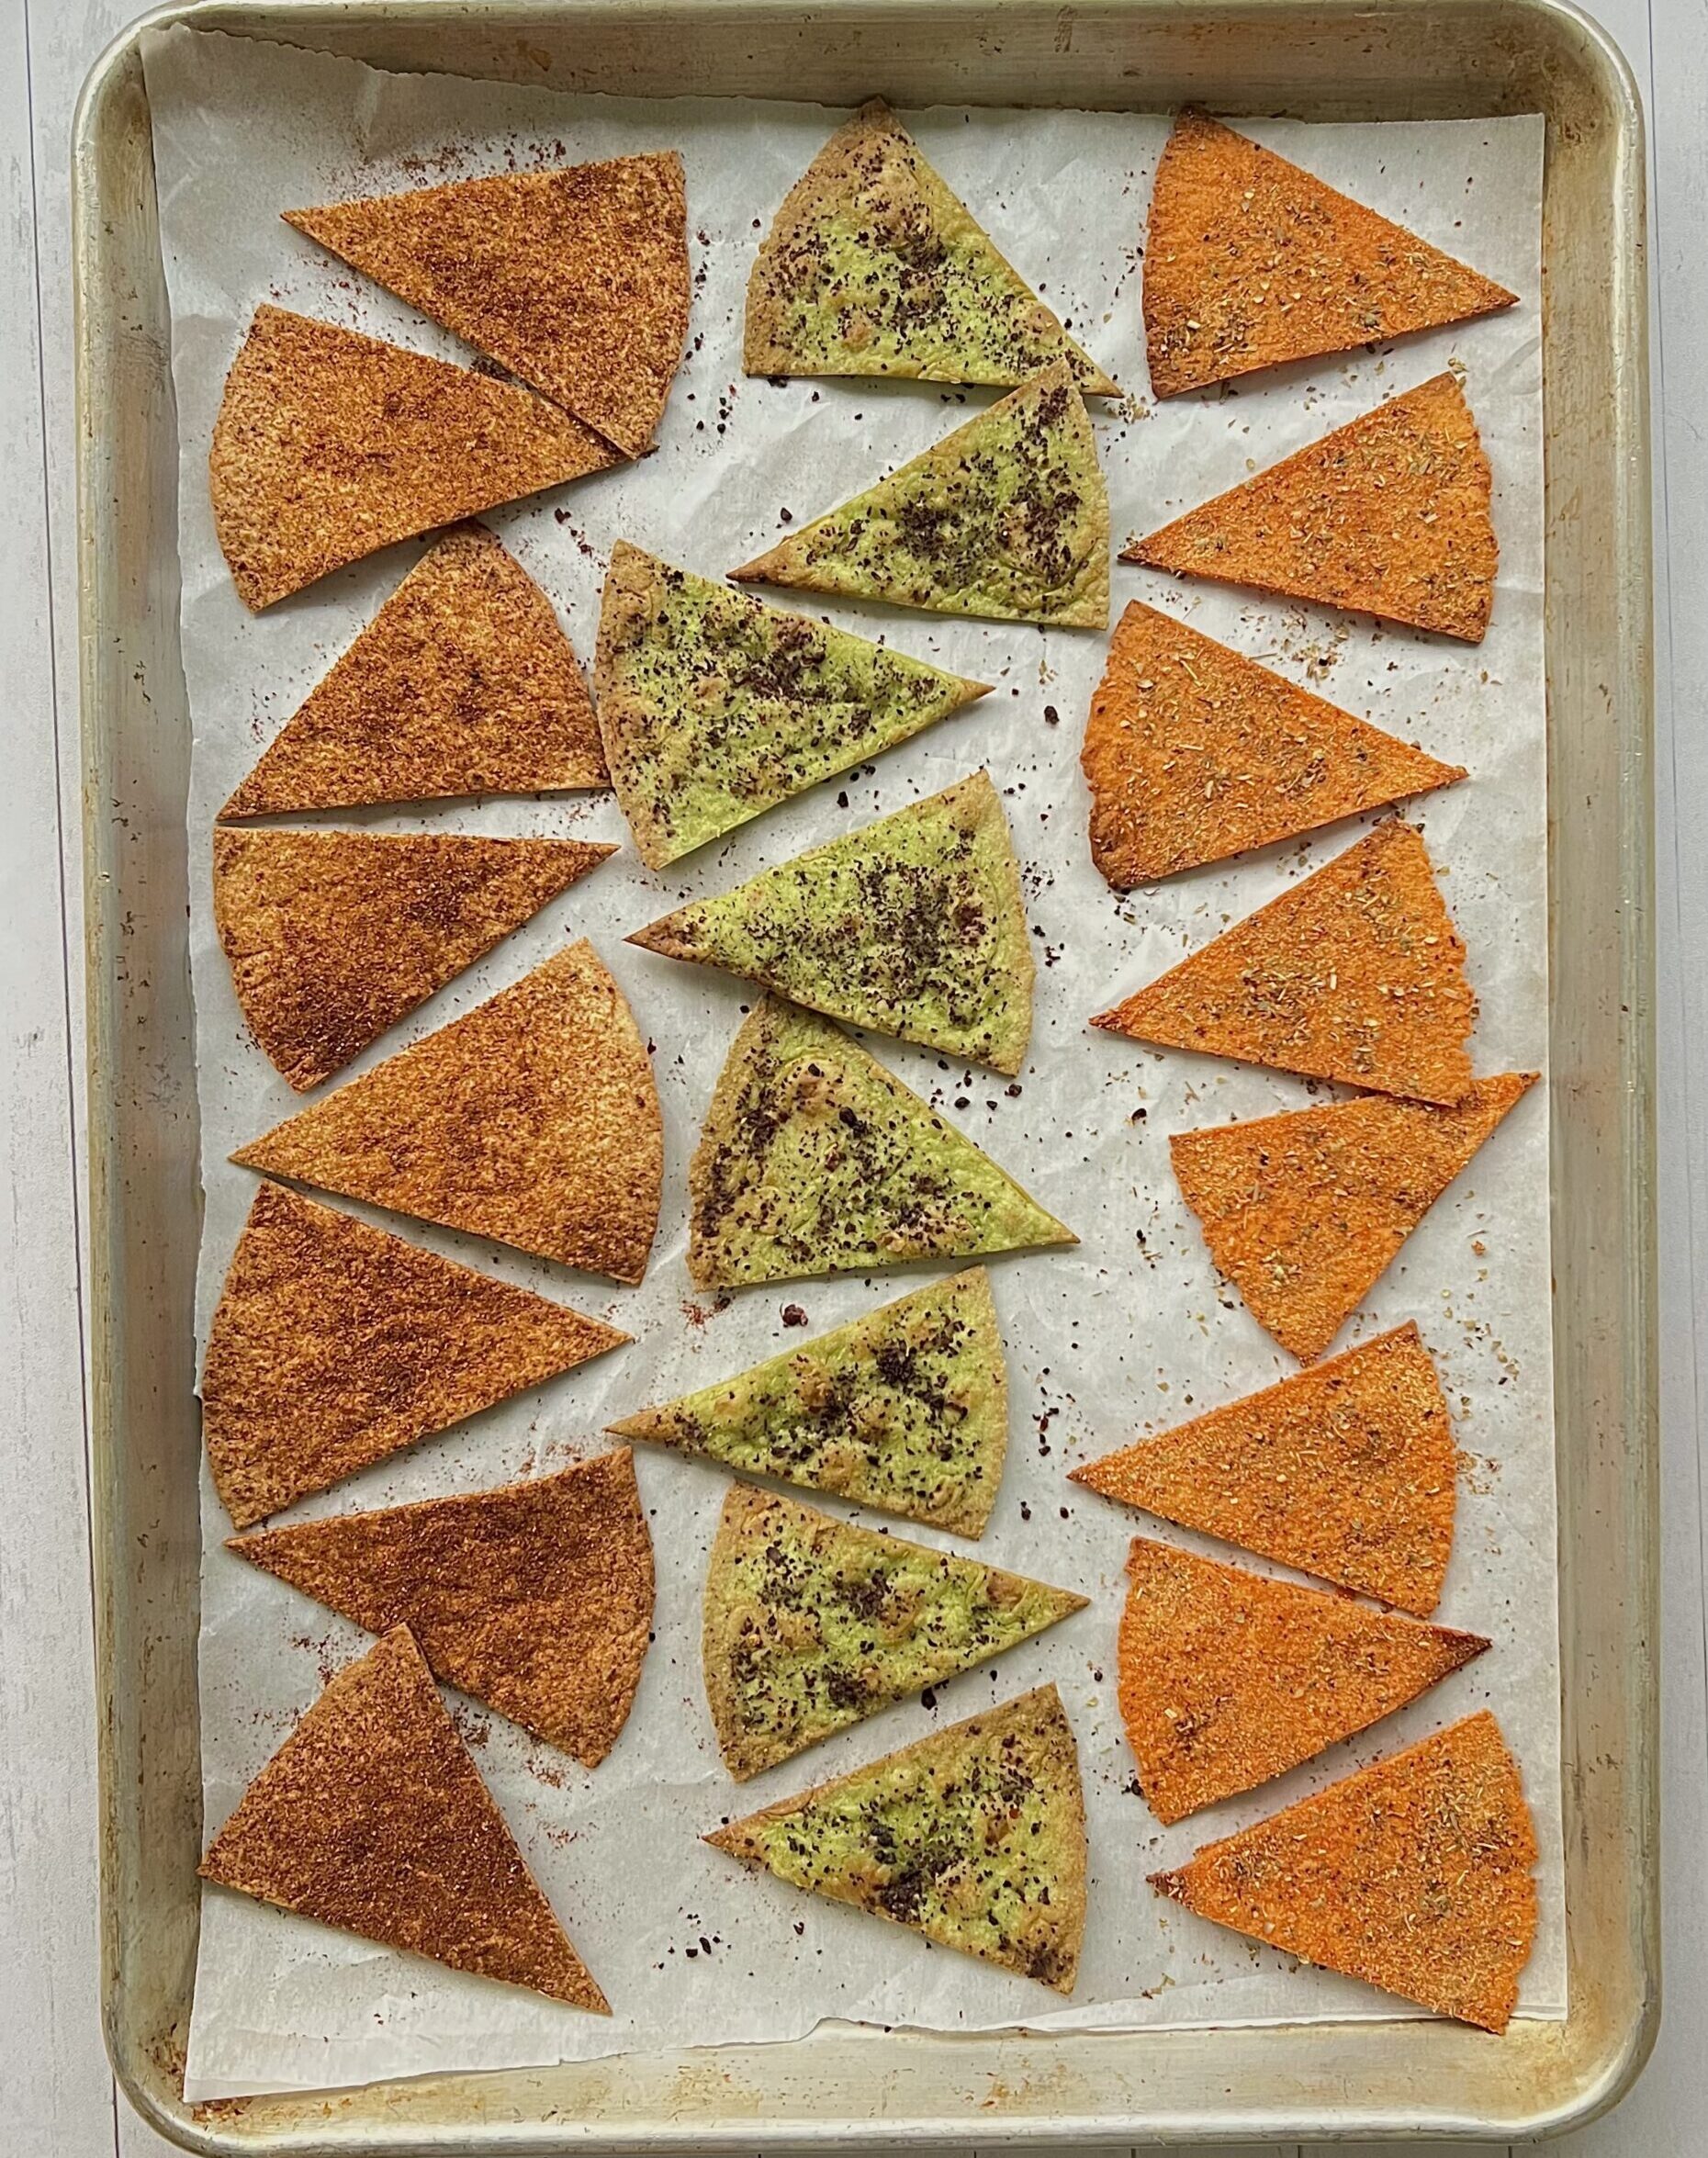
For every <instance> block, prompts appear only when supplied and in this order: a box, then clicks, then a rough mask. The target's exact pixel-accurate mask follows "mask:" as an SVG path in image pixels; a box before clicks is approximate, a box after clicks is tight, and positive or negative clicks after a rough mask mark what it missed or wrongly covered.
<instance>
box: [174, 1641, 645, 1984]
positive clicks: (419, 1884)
mask: <svg viewBox="0 0 1708 2158" xmlns="http://www.w3.org/2000/svg"><path fill="white" fill-rule="evenodd" d="M201 1874H202V1878H203V1879H204V1880H205V1881H217V1882H219V1883H220V1884H221V1885H222V1886H223V1887H226V1888H235V1889H239V1890H241V1891H242V1894H244V1895H253V1896H256V1897H258V1898H259V1899H260V1900H261V1902H263V1903H266V1904H276V1905H278V1906H279V1907H280V1908H281V1909H282V1910H287V1911H297V1912H299V1913H300V1914H301V1915H302V1916H304V1917H305V1918H318V1919H319V1920H320V1923H321V1925H323V1926H338V1927H342V1928H343V1929H344V1930H345V1931H346V1932H348V1933H359V1934H360V1935H361V1936H362V1938H363V1939H365V1940H377V1941H380V1942H382V1943H383V1944H384V1945H385V1946H386V1947H387V1948H394V1949H407V1950H409V1951H410V1953H411V1954H413V1955H417V1956H431V1957H432V1958H433V1961H435V1962H439V1963H448V1964H449V1965H450V1966H451V1968H452V1969H453V1970H454V1971H472V1972H476V1973H478V1974H479V1975H480V1976H481V1977H483V1978H500V1979H502V1980H503V1981H504V1982H505V1983H506V1984H509V1985H526V1986H532V1987H533V1989H534V1992H535V1993H543V1994H549V1995H551V1997H552V1998H553V1999H554V2000H557V2001H567V2002H568V2003H569V2005H570V2006H572V2007H576V2008H587V2009H590V2010H591V2011H593V2012H594V2013H595V2014H598V2015H601V2016H605V2015H609V2014H610V2009H609V2008H608V2007H607V2006H606V2003H605V1996H604V1995H603V1994H602V1993H601V1992H600V1990H599V1987H598V1986H597V1985H596V1984H594V1982H593V1979H592V1977H591V1976H590V1973H588V1971H587V1969H586V1967H585V1966H584V1965H583V1963H582V1961H581V1959H580V1958H579V1956H578V1955H577V1954H576V1952H575V1950H574V1949H572V1948H571V1947H570V1945H569V1941H568V1939H567V1936H566V1934H565V1932H564V1929H563V1928H562V1927H561V1926H560V1925H559V1924H558V1923H557V1920H556V1917H555V1916H553V1914H552V1907H551V1905H549V1904H548V1903H547V1902H546V1900H545V1896H544V1895H542V1894H541V1893H540V1889H539V1885H538V1883H536V1882H535V1880H534V1876H533V1874H532V1873H530V1872H529V1871H528V1867H527V1863H526V1861H525V1860H524V1859H523V1855H522V1853H521V1851H519V1850H518V1849H517V1848H516V1844H515V1840H514V1838H512V1837H511V1832H510V1830H509V1828H508V1827H506V1826H505V1824H504V1816H503V1815H502V1814H500V1812H499V1810H498V1808H497V1806H496V1805H494V1804H493V1803H492V1796H491V1793H489V1791H488V1789H487V1787H486V1785H485V1784H484V1783H483V1782H482V1781H481V1780H480V1771H479V1770H478V1769H477V1768H476V1766H475V1764H474V1762H473V1760H472V1759H470V1758H469V1752H468V1748H466V1746H465V1745H464V1744H463V1741H462V1740H461V1738H459V1737H457V1733H456V1725H455V1724H454V1723H453V1722H452V1721H451V1719H450V1716H449V1715H448V1714H446V1711H445V1706H444V1702H443V1701H441V1700H440V1698H439V1690H438V1688H437V1687H436V1686H435V1685H434V1684H433V1675H432V1673H431V1672H430V1671H429V1670H428V1669H427V1666H426V1665H425V1663H423V1662H422V1660H421V1650H420V1649H419V1648H418V1647H416V1646H415V1643H414V1642H413V1641H412V1640H411V1639H410V1631H409V1628H408V1627H407V1626H399V1627H398V1628H396V1630H395V1631H393V1632H391V1633H388V1635H386V1637H385V1639H384V1640H383V1641H380V1642H378V1643H376V1646H375V1647H372V1648H370V1649H369V1651H368V1652H367V1654H366V1655H365V1657H363V1658H361V1660H360V1661H359V1662H357V1663H353V1664H347V1665H346V1666H345V1667H344V1669H343V1670H342V1671H340V1672H339V1674H338V1676H337V1677H336V1678H335V1679H334V1680H332V1682H331V1685H330V1686H328V1687H327V1689H326V1691H325V1692H324V1693H322V1694H321V1696H320V1699H319V1700H318V1701H317V1702H316V1703H315V1704H314V1706H313V1707H312V1708H311V1709H309V1712H308V1714H306V1715H305V1716H304V1717H303V1718H302V1720H301V1722H300V1723H299V1724H298V1725H297V1727H296V1729H295V1730H294V1731H293V1732H292V1733H291V1735H290V1737H288V1738H287V1740H286V1741H285V1743H284V1745H283V1746H281V1747H280V1748H279V1749H278V1751H277V1752H276V1753H275V1755H274V1756H273V1759H271V1760H270V1761H269V1762H268V1763H267V1765H266V1767H265V1768H264V1769H263V1770H262V1771H261V1773H260V1774H259V1775H258V1776H257V1777H256V1778H255V1780H254V1781H253V1783H252V1784H251V1785H250V1786H249V1789H248V1790H247V1791H245V1792H244V1793H243V1795H242V1798H241V1799H239V1801H238V1803H237V1806H236V1809H235V1811H234V1812H233V1813H232V1814H231V1815H230V1816H229V1817H228V1819H227V1821H226V1824H225V1826H224V1827H223V1828H221V1829H220V1831H219V1835H218V1836H216V1837H215V1838H214V1839H213V1842H212V1843H211V1844H210V1845H209V1846H208V1856H207V1857H206V1858H205V1859H204V1860H202V1863H201Z"/></svg>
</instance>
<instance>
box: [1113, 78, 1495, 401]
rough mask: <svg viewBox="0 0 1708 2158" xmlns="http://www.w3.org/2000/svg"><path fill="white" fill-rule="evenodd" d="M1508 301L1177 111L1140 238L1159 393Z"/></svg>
mask: <svg viewBox="0 0 1708 2158" xmlns="http://www.w3.org/2000/svg"><path fill="white" fill-rule="evenodd" d="M1515 298H1516V295H1515V294H1513V293H1511V292H1509V291H1507V289H1506V287H1504V286H1501V285H1496V284H1495V283H1493V282H1492V280H1491V279H1489V278H1488V277H1482V276H1478V274H1477V272H1476V271H1475V270H1471V269H1467V268H1466V265H1465V264H1463V263H1460V262H1455V260H1454V258H1453V257H1452V256H1451V255H1450V254H1444V253H1442V251H1441V250H1440V248H1438V247H1432V246H1431V245H1430V243H1429V242H1428V241H1427V240H1420V239H1419V238H1418V236H1417V234H1416V233H1415V232H1408V231H1407V230H1406V229H1405V227H1404V226H1403V225H1395V224H1390V223H1389V222H1388V219H1386V218H1382V217H1378V216H1377V213H1376V212H1375V211H1374V210H1373V209H1366V208H1365V206H1364V205H1363V203H1361V202H1354V200H1353V199H1352V197H1350V196H1346V195H1342V194H1339V193H1337V191H1336V190H1335V189H1334V188H1332V187H1330V186H1328V185H1325V184H1324V183H1323V182H1322V181H1321V180H1319V179H1317V178H1316V177H1315V176H1314V175H1313V174H1310V173H1307V172H1304V171H1302V170H1301V169H1300V168H1299V167H1298V165H1296V164H1289V163H1288V162H1287V159H1286V158H1284V157H1277V156H1276V155H1275V152H1274V151H1273V150H1264V149H1261V148H1260V147H1259V145H1258V144H1257V143H1255V142H1253V141H1250V140H1247V138H1246V137H1245V136H1243V135H1236V134H1235V133H1234V132H1233V130H1232V129H1231V128H1224V127H1223V126H1222V125H1221V123H1220V121H1219V120H1213V119H1210V118H1208V116H1207V115H1206V114H1204V113H1201V112H1183V113H1181V114H1180V115H1179V116H1178V117H1177V118H1176V119H1175V121H1174V130H1173V132H1172V133H1171V134H1170V136H1169V138H1168V143H1167V147H1166V148H1165V149H1164V150H1163V155H1162V160H1161V162H1160V163H1159V164H1158V165H1157V168H1156V185H1155V187H1154V189H1153V190H1152V196H1151V219H1150V224H1149V228H1148V230H1147V231H1146V235H1145V248H1144V330H1145V343H1146V346H1147V348H1148V350H1149V354H1150V359H1151V388H1152V390H1154V392H1155V393H1156V395H1157V396H1158V397H1177V396H1178V395H1179V394H1180V392H1181V391H1182V390H1185V389H1201V388H1203V387H1204V385H1205V384H1206V383H1209V382H1226V381H1228V380H1230V378H1231V377H1234V376H1236V375H1250V374H1253V373H1255V372H1256V370H1257V369H1259V368H1261V367H1278V366H1280V365H1283V363H1284V362H1286V361H1288V360H1306V359H1315V358H1316V357H1317V356H1318V355H1319V354H1323V353H1342V352H1351V351H1353V350H1354V349H1355V348H1356V347H1357V346H1359V345H1361V344H1375V343H1386V342H1387V341H1388V339H1389V338H1391V337H1403V336H1405V335H1406V334H1407V333H1408V332H1410V331H1414V330H1433V329H1435V328H1437V327H1439V326H1440V325H1441V324H1444V323H1447V322H1464V321H1468V320H1470V319H1471V318H1472V317H1473V316H1476V315H1488V314H1492V313H1493V312H1494V311H1495V310H1496V309H1500V308H1510V307H1511V305H1512V303H1513V301H1514V299H1515Z"/></svg>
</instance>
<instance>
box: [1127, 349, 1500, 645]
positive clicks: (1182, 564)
mask: <svg viewBox="0 0 1708 2158" xmlns="http://www.w3.org/2000/svg"><path fill="white" fill-rule="evenodd" d="M1489 490H1490V481H1489V459H1488V457H1487V456H1486V455H1484V453H1483V445H1482V444H1481V443H1480V441H1478V434H1477V422H1476V421H1475V420H1473V419H1472V417H1471V408H1470V407H1469V405H1467V404H1466V401H1465V392H1464V391H1463V390H1462V389H1461V388H1459V384H1458V380H1457V378H1456V377H1455V376H1453V375H1436V376H1433V377H1431V379H1430V380H1429V381H1427V382H1425V383H1422V384H1421V385H1420V386H1419V388H1416V389H1409V390H1407V391H1406V392H1405V394H1404V395H1403V396H1402V397H1396V398H1390V399H1389V400H1388V403H1387V404H1385V405H1377V408H1376V410H1374V411H1373V412H1365V413H1364V414H1363V415H1362V417H1361V418H1359V419H1356V420H1354V421H1349V422H1348V424H1347V425H1346V426H1344V427H1337V428H1336V429H1335V430H1334V432H1333V433H1332V434H1325V435H1324V436H1323V437H1322V439H1321V441H1320V442H1314V443H1311V444H1309V446H1308V447H1307V448H1305V449H1302V450H1299V451H1298V453H1297V454H1296V455H1293V456H1290V457H1286V458H1284V459H1283V460H1282V461H1281V463H1280V464H1278V465H1272V466H1270V467H1269V469H1268V470H1267V471H1266V472H1260V473H1259V474H1258V475H1257V477H1256V478H1254V479H1248V480H1247V481H1246V482H1245V483H1244V485H1243V486H1241V487H1236V488H1230V489H1229V490H1228V492H1227V493H1226V494H1220V495H1217V496H1216V497H1215V498H1214V499H1213V500H1210V501H1208V502H1205V503H1204V504H1202V506H1201V507H1200V508H1198V509H1197V510H1192V511H1188V512H1187V514H1186V515H1185V516H1184V517H1177V518H1176V519H1175V520H1174V523H1172V524H1165V525H1163V528H1162V530H1161V531H1159V532H1153V533H1152V534H1151V535H1150V537H1149V538H1148V539H1142V540H1138V541H1135V542H1134V544H1133V545H1131V546H1129V547H1128V548H1127V549H1126V550H1125V551H1124V553H1123V554H1122V556H1121V559H1122V561H1123V562H1144V563H1148V564H1149V565H1150V567H1151V568H1152V569H1174V570H1180V571H1183V572H1185V573H1187V574H1189V575H1191V576H1194V577H1213V578H1217V579H1220V580H1221V581H1222V582H1223V583H1225V584H1242V585H1252V586H1254V587H1255V588H1256V590H1259V591H1264V592H1285V593H1287V595H1288V596H1290V597H1291V598H1294V599H1299V600H1317V601H1321V603H1322V604H1323V605H1324V606H1327V607H1350V608H1355V609H1357V610H1359V611H1360V612H1361V613H1366V614H1379V615H1382V616H1384V617H1385V618H1386V619H1387V620H1388V621H1389V622H1402V623H1405V624H1409V625H1410V627H1411V628H1413V629H1433V630H1440V631H1442V632H1443V633H1444V635H1447V636H1454V637H1463V638H1465V639H1466V642H1467V643H1469V644H1473V645H1475V644H1480V643H1481V641H1482V637H1483V634H1484V632H1485V631H1486V630H1487V629H1488V627H1489V609H1490V607H1491V606H1492V605H1493V603H1494V577H1495V561H1496V557H1497V555H1498V553H1499V549H1498V548H1497V546H1496V545H1495V535H1494V526H1493V524H1492V523H1490V522H1489Z"/></svg>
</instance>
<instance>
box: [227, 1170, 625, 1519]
mask: <svg viewBox="0 0 1708 2158" xmlns="http://www.w3.org/2000/svg"><path fill="white" fill-rule="evenodd" d="M628 1338H629V1337H628V1335H627V1334H625V1333H619V1332H617V1331H616V1330H615V1328H614V1327H609V1326H601V1324H600V1322H599V1321H597V1320H596V1319H584V1318H583V1317H582V1316H581V1314H580V1313H579V1311H570V1310H567V1309H565V1308H564V1306H563V1305H561V1304H554V1303H552V1302H550V1301H548V1299H547V1298H545V1297H536V1296H534V1295H532V1294H531V1293H530V1292H529V1291H528V1290H527V1289H522V1288H512V1287H511V1285H510V1284H509V1283H508V1282H504V1281H494V1280H493V1279H492V1278H491V1277H490V1276H488V1275H485V1274H476V1273H474V1272H472V1271H471V1270H470V1269H469V1268H468V1267H466V1266H457V1265H454V1264H452V1262H451V1261H450V1260H449V1259H442V1258H440V1257H439V1255H438V1253H436V1252H425V1251H422V1250H421V1248H420V1246H419V1245H416V1244H410V1243H405V1242H404V1241H403V1239H402V1238H401V1237H397V1236H391V1235H389V1234H388V1232H387V1231H385V1230H383V1229H372V1228H370V1227H369V1226H368V1224H367V1223H366V1222H365V1221H358V1220H356V1219H354V1217H353V1216H351V1215H349V1214H340V1213H337V1212H335V1211H334V1210H333V1209H332V1208H330V1207H321V1206H317V1205H316V1204H315V1202H314V1201H313V1200H312V1199H306V1198H303V1197H301V1196H300V1195H299V1194H298V1193H297V1192H294V1191H287V1190H286V1189H285V1187H284V1186H282V1185H277V1184H264V1185H263V1186H261V1189H260V1190H259V1191H258V1192H257V1193H256V1194H255V1197H254V1202H253V1205H252V1206H251V1208H250V1209H249V1219H248V1220H247V1221H246V1222H245V1223H244V1224H243V1233H242V1236H241V1237H240V1238H239V1239H238V1244H237V1249H236V1251H235V1252H234V1253H232V1254H231V1264H230V1271H229V1272H228V1273H227V1275H226V1277H225V1287H224V1288H223V1289H222V1290H221V1292H220V1296H219V1306H218V1308H217V1309H216V1310H215V1312H214V1315H213V1324H212V1326H211V1328H210V1329H209V1331H208V1354H207V1359H206V1362H205V1363H204V1365H203V1367H202V1384H201V1396H202V1434H203V1436H204V1438H205V1439H206V1440H207V1442H208V1467H210V1468H211V1470H212V1471H213V1479H214V1485H215V1488H216V1489H217V1490H218V1491H219V1496H220V1499H221V1500H223V1501H224V1503H225V1508H226V1512H228V1513H230V1516H231V1519H232V1521H233V1522H235V1523H236V1524H237V1526H238V1527H239V1528H240V1529H246V1528H248V1527H249V1526H250V1525H251V1523H254V1522H258V1521H262V1520H264V1519H265V1517H266V1516H267V1515H268V1514H269V1513H276V1512H278V1510H279V1509H280V1508H281V1507H282V1506H288V1505H289V1504H290V1503H291V1502H292V1500H296V1499H302V1498H306V1497H307V1495H308V1494H309V1492H310V1491H324V1490H326V1489H328V1488H329V1487H330V1486H331V1485H332V1484H335V1483H339V1482H341V1481H342V1480H343V1478H345V1477H347V1476H354V1474H355V1472H356V1471H357V1470H358V1469H361V1468H366V1467H369V1466H370V1465H371V1464H372V1463H374V1462H376V1461H382V1460H384V1459H385V1457H386V1456H387V1455H388V1454H395V1453H397V1452H398V1451H399V1448H400V1447H403V1446H412V1445H413V1444H415V1442H416V1440H417V1439H421V1438H425V1437H426V1436H427V1435H428V1434H429V1433H432V1432H440V1431H446V1430H448V1429H449V1428H450V1426H451V1425H452V1424H455V1423H461V1422H463V1420H464V1418H465V1417H468V1416H474V1415H476V1414H477V1413H478V1411H480V1410H482V1409H489V1408H490V1407H491V1405H492V1403H493V1402H494V1401H501V1400H503V1399H505V1398H506V1396H508V1395H511V1394H517V1393H521V1392H523V1390H524V1389H525V1388H529V1387H537V1386H540V1385H542V1384H543V1383H544V1382H545V1380H546V1379H548V1378H554V1377H556V1375H557V1374H558V1373H559V1372H563V1371H573V1370H574V1368H575V1367H576V1366H577V1365H578V1364H585V1363H586V1362H587V1361H588V1359H589V1358H590V1356H602V1355H603V1354H605V1352H606V1351H607V1350H608V1349H615V1348H620V1347H621V1346H622V1345H623V1344H624V1343H625V1342H626V1341H627V1340H628Z"/></svg>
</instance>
